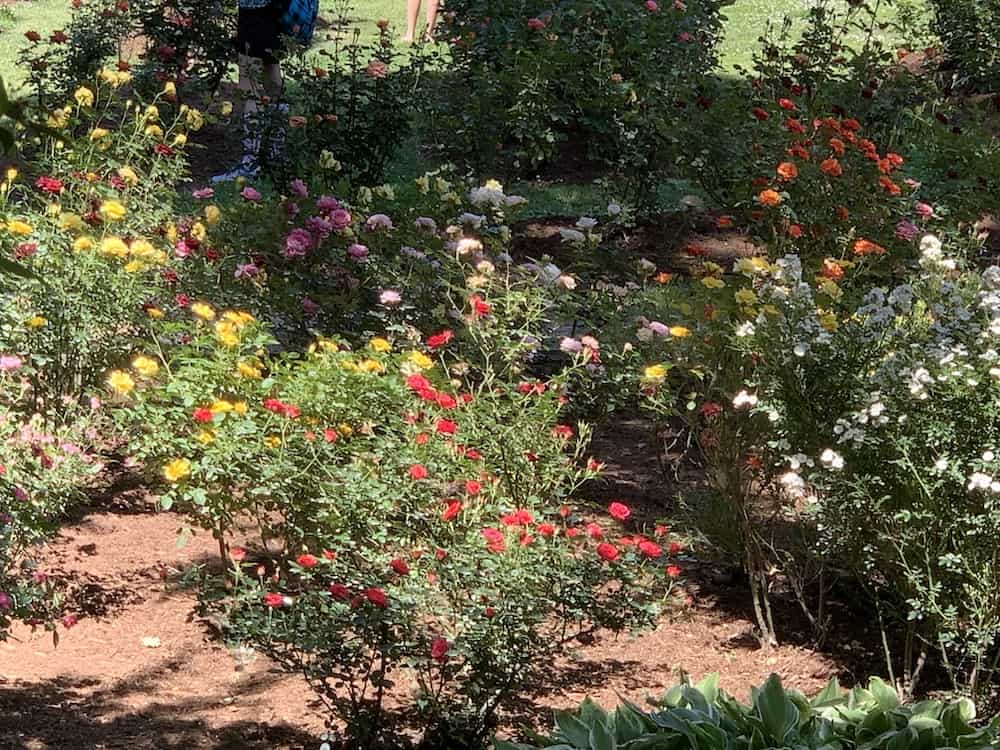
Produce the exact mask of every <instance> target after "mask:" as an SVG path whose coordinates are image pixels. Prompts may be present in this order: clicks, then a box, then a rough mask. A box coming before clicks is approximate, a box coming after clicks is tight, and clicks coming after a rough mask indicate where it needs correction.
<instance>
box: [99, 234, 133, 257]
mask: <svg viewBox="0 0 1000 750" xmlns="http://www.w3.org/2000/svg"><path fill="white" fill-rule="evenodd" d="M101 255H103V256H104V257H106V258H124V257H126V256H127V255H128V245H126V244H125V242H124V241H122V239H121V238H120V237H105V238H104V239H103V240H101Z"/></svg>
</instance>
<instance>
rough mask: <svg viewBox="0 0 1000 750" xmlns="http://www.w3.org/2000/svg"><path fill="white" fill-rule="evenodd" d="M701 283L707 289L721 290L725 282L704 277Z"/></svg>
mask: <svg viewBox="0 0 1000 750" xmlns="http://www.w3.org/2000/svg"><path fill="white" fill-rule="evenodd" d="M701 283H702V285H703V286H706V287H708V288H709V289H722V287H724V286H725V285H726V282H725V281H723V280H722V279H717V278H715V277H714V276H706V277H705V278H703V279H702V280H701Z"/></svg>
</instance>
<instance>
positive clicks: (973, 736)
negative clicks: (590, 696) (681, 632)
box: [495, 675, 1000, 750]
mask: <svg viewBox="0 0 1000 750" xmlns="http://www.w3.org/2000/svg"><path fill="white" fill-rule="evenodd" d="M717 684H718V676H717V675H710V676H709V677H707V678H706V679H705V680H704V681H702V682H701V683H699V684H698V685H696V686H692V685H690V684H688V683H684V684H681V685H678V686H677V687H674V688H671V689H670V690H669V691H668V692H667V694H666V695H665V696H664V697H663V698H662V699H661V700H660V701H657V702H656V703H657V705H658V706H659V708H658V709H656V710H653V711H650V712H647V711H643V710H642V709H641V708H639V707H638V706H635V705H633V704H631V703H624V704H622V705H621V706H619V707H618V708H617V709H616V710H615V711H613V712H611V713H608V712H605V711H604V710H603V709H601V708H600V707H599V706H597V705H595V704H593V703H591V702H589V701H588V702H585V703H584V704H583V705H582V706H581V707H580V708H579V709H578V710H577V711H575V712H572V713H570V712H561V713H558V714H557V715H556V720H555V724H556V729H555V733H554V734H553V735H552V736H551V737H550V738H548V739H543V740H540V741H535V742H533V743H531V744H520V743H512V742H502V741H499V740H498V741H497V742H496V743H495V747H496V750H540V749H541V748H546V749H547V750H606V748H612V749H615V748H620V749H621V750H670V749H673V748H686V747H699V748H708V749H711V750H725V749H727V748H733V747H748V748H772V747H774V748H778V747H797V748H816V749H817V750H862V749H863V750H896V749H898V748H914V749H916V748H920V749H921V750H923V749H925V748H926V750H933V749H935V748H952V747H962V748H968V749H969V750H987V748H992V747H994V746H995V745H996V743H997V742H998V741H1000V723H998V722H994V723H993V724H992V725H991V726H988V727H982V728H977V727H975V726H974V725H973V724H972V722H973V720H974V719H975V708H974V706H973V704H972V703H971V702H970V701H968V700H962V701H958V702H955V703H940V702H938V701H924V702H922V703H917V704H915V705H913V706H904V705H901V703H900V700H899V697H898V696H897V694H896V692H895V691H894V690H893V689H892V688H891V687H889V686H888V685H886V684H885V683H884V682H882V681H881V680H880V679H878V678H877V677H873V678H872V679H871V681H870V682H869V684H868V687H867V689H866V688H861V687H858V688H855V689H853V690H851V691H849V692H846V693H845V692H842V691H841V690H840V686H839V685H838V683H837V681H836V680H832V681H831V682H830V684H829V685H827V687H826V688H825V689H824V690H823V691H822V692H821V693H820V694H819V695H817V696H816V697H814V698H812V699H811V700H810V699H807V698H806V697H805V696H803V695H802V694H801V693H799V692H797V691H795V690H787V689H785V688H784V687H783V686H782V684H781V680H780V679H779V678H778V676H777V675H772V676H771V678H770V679H769V680H768V681H767V682H766V683H764V685H762V686H761V687H759V688H755V689H753V690H751V701H750V703H749V704H744V703H740V702H738V701H736V700H734V699H733V698H731V697H729V696H728V695H727V694H726V693H724V692H722V691H720V690H719V689H718V687H717Z"/></svg>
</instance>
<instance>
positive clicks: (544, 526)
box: [536, 523, 556, 538]
mask: <svg viewBox="0 0 1000 750" xmlns="http://www.w3.org/2000/svg"><path fill="white" fill-rule="evenodd" d="M536 529H537V530H538V533H539V534H541V535H542V536H544V537H546V538H551V537H553V536H555V533H556V527H555V526H553V525H552V524H551V523H540V524H538V526H537V527H536Z"/></svg>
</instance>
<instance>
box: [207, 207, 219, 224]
mask: <svg viewBox="0 0 1000 750" xmlns="http://www.w3.org/2000/svg"><path fill="white" fill-rule="evenodd" d="M221 218H222V211H220V210H219V207H218V206H205V223H206V224H208V225H209V226H210V227H214V226H215V225H216V224H218V223H219V219H221Z"/></svg>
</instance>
